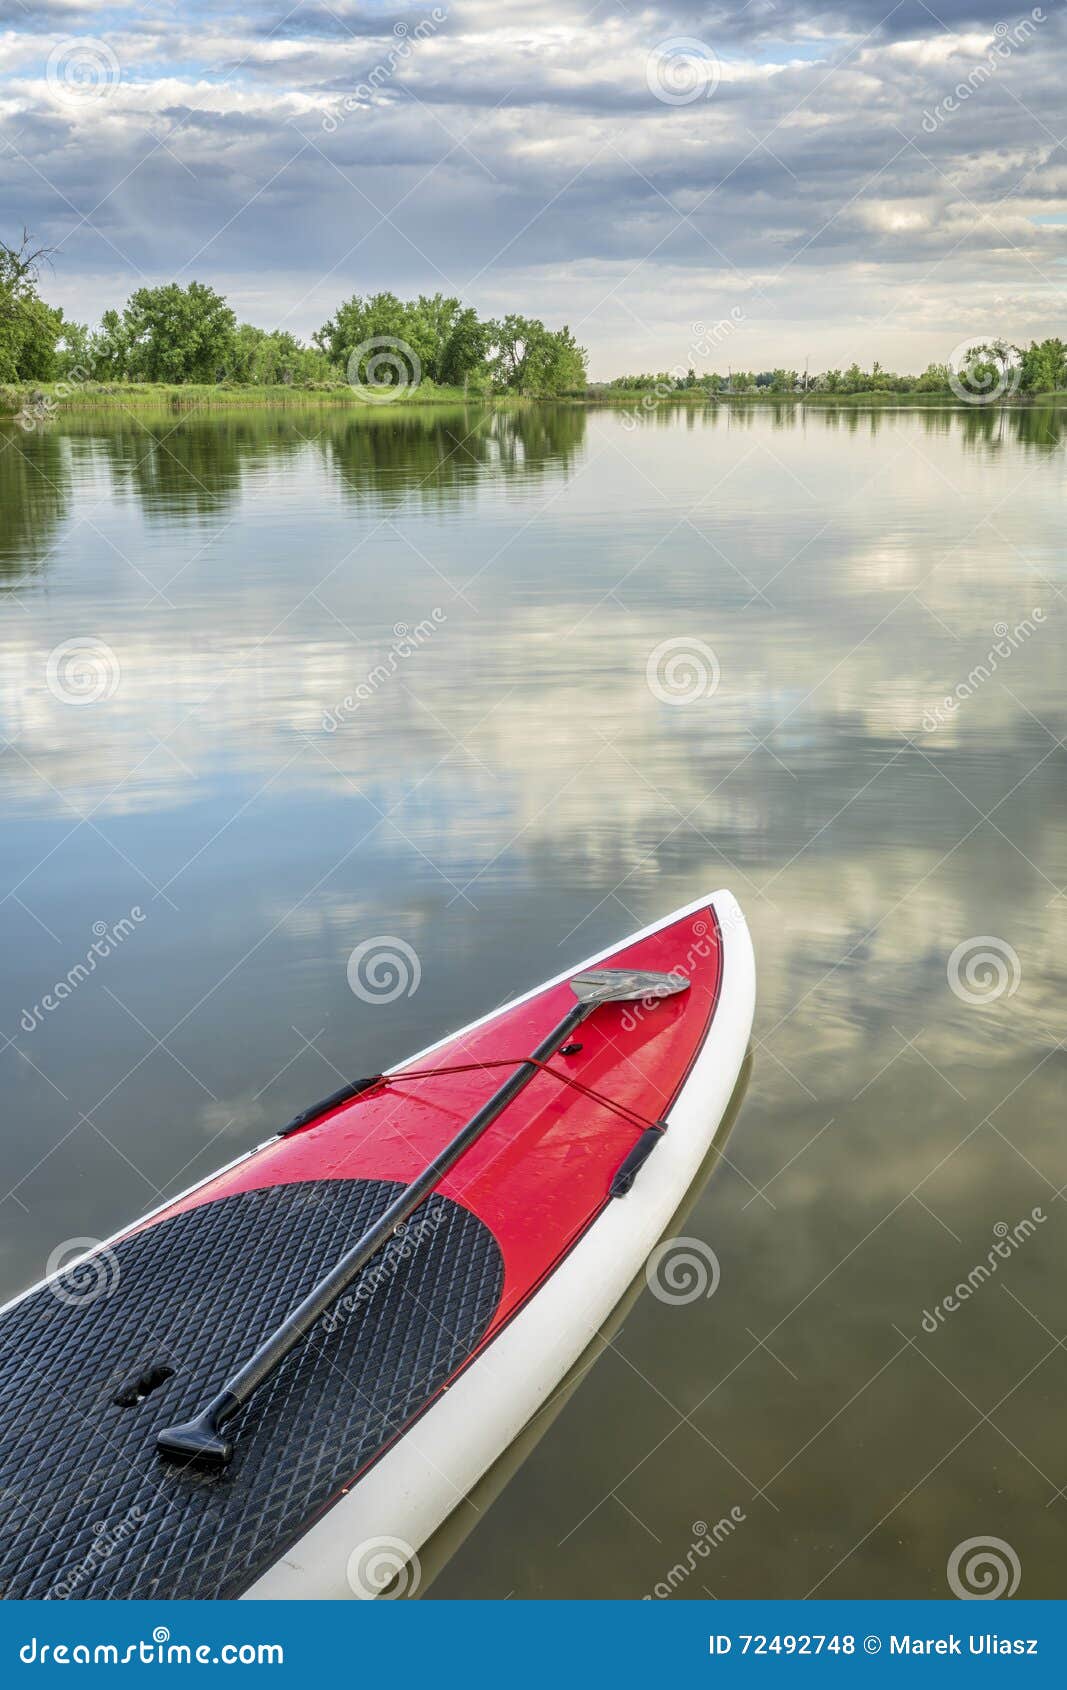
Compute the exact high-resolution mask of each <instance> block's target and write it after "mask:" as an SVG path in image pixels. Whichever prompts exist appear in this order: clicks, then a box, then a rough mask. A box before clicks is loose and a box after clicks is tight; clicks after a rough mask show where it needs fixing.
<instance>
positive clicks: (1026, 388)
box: [1019, 340, 1067, 393]
mask: <svg viewBox="0 0 1067 1690" xmlns="http://www.w3.org/2000/svg"><path fill="white" fill-rule="evenodd" d="M1019 385H1020V386H1021V388H1022V390H1023V392H1024V393H1055V392H1057V391H1059V390H1062V389H1063V388H1067V346H1065V345H1064V343H1063V341H1062V340H1042V341H1031V342H1030V345H1029V346H1028V347H1027V349H1026V351H1025V352H1024V353H1023V354H1022V370H1021V375H1020V383H1019Z"/></svg>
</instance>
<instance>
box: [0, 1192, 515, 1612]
mask: <svg viewBox="0 0 1067 1690" xmlns="http://www.w3.org/2000/svg"><path fill="white" fill-rule="evenodd" d="M400 1189H401V1187H400V1186H398V1185H395V1184H393V1183H392V1182H390V1181H384V1180H341V1179H330V1180H315V1181H309V1182H307V1183H302V1184H294V1185H283V1186H272V1187H270V1188H268V1189H265V1190H257V1191H247V1192H242V1193H240V1194H239V1195H237V1196H233V1197H224V1198H221V1199H219V1200H217V1201H215V1202H210V1203H205V1204H203V1205H201V1206H200V1207H198V1208H194V1209H191V1210H187V1211H186V1212H184V1213H182V1214H179V1215H176V1216H174V1217H173V1218H172V1219H170V1220H165V1221H160V1222H158V1223H156V1224H154V1225H152V1226H150V1227H148V1228H146V1229H145V1230H144V1231H142V1232H137V1233H134V1234H133V1235H132V1236H131V1237H128V1238H125V1239H122V1240H121V1241H120V1242H119V1243H118V1244H116V1245H115V1246H114V1247H113V1250H112V1251H111V1253H110V1259H109V1257H108V1255H107V1254H106V1253H105V1254H104V1255H103V1256H98V1257H97V1258H95V1259H91V1260H90V1261H89V1262H84V1263H82V1264H81V1266H80V1267H78V1266H75V1267H74V1268H72V1269H70V1270H68V1271H67V1272H66V1273H65V1274H64V1275H63V1276H62V1277H61V1278H60V1279H59V1280H58V1281H53V1282H52V1283H51V1284H49V1285H48V1286H45V1287H43V1288H42V1289H40V1290H38V1291H35V1292H34V1293H33V1294H32V1295H31V1296H29V1297H27V1298H26V1299H25V1300H24V1301H23V1302H21V1303H19V1304H18V1305H16V1307H15V1308H13V1309H11V1310H10V1311H9V1312H8V1313H7V1314H6V1315H4V1316H3V1318H2V1319H0V1594H2V1595H3V1596H5V1597H8V1598H12V1597H22V1598H27V1597H49V1596H50V1597H52V1598H53V1599H55V1598H57V1597H58V1598H63V1597H77V1598H86V1597H94V1598H100V1597H124V1598H152V1597H159V1598H163V1597H178V1598H183V1599H192V1598H198V1597H200V1598H203V1597H233V1596H239V1595H240V1594H241V1593H242V1592H243V1591H244V1590H246V1589H247V1588H248V1587H249V1585H250V1584H251V1583H252V1582H253V1581H254V1580H255V1578H256V1577H258V1575H259V1574H260V1573H261V1572H263V1571H264V1570H265V1569H266V1568H267V1567H269V1566H271V1565H272V1564H273V1563H274V1562H275V1561H276V1560H277V1559H278V1558H279V1556H280V1555H281V1554H282V1553H283V1552H284V1551H285V1550H286V1549H287V1548H288V1547H289V1546H290V1545H291V1544H292V1543H293V1542H294V1541H295V1539H296V1538H297V1537H299V1536H300V1535H301V1532H302V1531H303V1530H304V1529H306V1527H307V1526H308V1525H309V1524H310V1523H311V1522H312V1521H313V1520H314V1519H315V1518H317V1517H318V1515H319V1514H320V1513H321V1512H322V1511H323V1510H324V1509H325V1508H326V1507H327V1505H328V1504H329V1503H330V1502H331V1501H332V1500H333V1499H334V1498H335V1497H336V1496H337V1494H338V1492H339V1491H340V1490H341V1488H342V1486H344V1485H346V1484H348V1483H349V1482H350V1481H351V1479H352V1478H353V1476H354V1475H355V1474H356V1473H357V1472H359V1471H360V1470H361V1469H362V1468H363V1466H364V1465H365V1464H366V1463H367V1462H368V1461H369V1460H370V1459H371V1458H372V1457H373V1456H374V1455H376V1454H377V1453H378V1452H379V1451H380V1450H381V1449H382V1447H383V1446H384V1445H385V1444H386V1443H387V1442H388V1441H389V1440H390V1439H391V1438H392V1437H393V1436H394V1435H395V1434H396V1433H397V1432H398V1431H399V1430H400V1429H401V1428H402V1427H403V1426H405V1425H406V1424H407V1423H408V1421H409V1420H410V1419H411V1418H412V1417H413V1416H414V1415H416V1414H417V1413H418V1412H419V1411H420V1409H422V1408H423V1407H424V1406H425V1404H426V1403H427V1402H428V1401H429V1400H430V1398H431V1397H432V1396H433V1395H434V1394H435V1393H436V1391H437V1390H438V1389H439V1388H440V1387H441V1386H442V1385H443V1384H444V1383H445V1382H446V1381H447V1380H448V1378H449V1377H450V1375H451V1374H452V1373H453V1372H454V1371H455V1370H456V1368H457V1367H459V1366H460V1365H461V1363H462V1362H463V1361H464V1360H465V1359H466V1358H467V1357H468V1356H469V1355H470V1354H471V1352H472V1351H473V1350H474V1349H475V1348H476V1346H477V1344H478V1342H479V1340H480V1339H481V1337H482V1335H483V1333H484V1332H485V1330H486V1328H487V1326H488V1324H489V1322H490V1320H491V1318H492V1316H493V1312H494V1310H495V1309H496V1307H497V1304H498V1302H499V1300H500V1292H501V1287H502V1284H503V1277H504V1268H503V1260H502V1257H501V1254H500V1250H499V1247H498V1245H497V1242H496V1239H495V1238H494V1237H493V1234H492V1233H491V1232H490V1231H489V1229H488V1227H486V1226H485V1225H484V1223H483V1222H482V1221H480V1220H479V1219H478V1217H477V1216H476V1215H473V1214H471V1212H470V1211H469V1210H467V1209H464V1208H462V1207H461V1206H460V1205H459V1204H457V1203H453V1202H451V1201H449V1200H448V1199H446V1198H442V1197H433V1198H431V1199H430V1201H429V1203H428V1204H427V1205H426V1207H424V1208H423V1209H422V1210H421V1211H419V1213H418V1214H416V1216H415V1217H414V1218H413V1219H412V1220H411V1221H409V1223H408V1228H407V1231H406V1233H405V1235H404V1237H403V1240H393V1241H390V1243H389V1244H388V1245H387V1246H386V1247H385V1249H384V1250H383V1251H382V1252H381V1253H380V1254H379V1255H378V1257H377V1258H376V1259H375V1260H374V1261H372V1262H371V1263H369V1264H368V1266H367V1267H366V1268H365V1269H364V1270H363V1275H362V1277H361V1279H360V1280H359V1281H357V1284H356V1286H353V1287H351V1288H350V1289H349V1291H348V1292H346V1293H345V1294H344V1296H343V1297H342V1298H341V1299H340V1300H339V1302H338V1304H336V1305H335V1310H334V1313H335V1315H337V1316H338V1318H336V1319H335V1320H334V1322H333V1329H332V1331H330V1330H325V1329H324V1325H323V1323H321V1322H320V1324H319V1326H318V1327H316V1328H315V1329H314V1330H313V1331H312V1333H311V1334H310V1335H309V1337H308V1338H307V1339H306V1341H305V1342H304V1344H303V1345H302V1346H301V1347H300V1348H299V1349H297V1350H296V1351H295V1352H294V1353H293V1354H292V1355H291V1356H290V1357H289V1358H288V1359H287V1360H286V1361H285V1362H284V1363H283V1365H282V1366H281V1368H279V1370H278V1372H277V1373H276V1374H275V1375H274V1377H273V1379H271V1380H270V1381H268V1382H267V1383H266V1384H265V1385H264V1386H263V1387H262V1388H261V1390H260V1392H259V1393H258V1395H257V1396H256V1397H255V1398H254V1399H253V1401H252V1403H251V1404H250V1405H249V1407H248V1408H246V1409H245V1410H244V1412H243V1413H242V1414H241V1415H239V1416H238V1418H237V1420H236V1421H234V1422H233V1429H234V1430H235V1431H236V1454H235V1455H234V1458H233V1461H232V1463H231V1465H230V1466H229V1468H227V1469H226V1471H225V1472H224V1473H223V1474H221V1475H211V1474H206V1473H197V1472H195V1471H194V1470H192V1469H182V1468H181V1467H178V1466H175V1465H173V1464H171V1463H169V1462H165V1461H163V1460H161V1459H160V1458H159V1456H158V1455H157V1453H156V1448H155V1435H156V1433H157V1432H158V1431H159V1430H161V1429H162V1428H163V1427H164V1426H169V1425H173V1424H175V1422H177V1421H182V1420H186V1419H188V1418H189V1417H190V1416H191V1415H192V1414H193V1413H194V1412H195V1411H196V1410H197V1409H198V1408H200V1407H202V1406H203V1403H204V1402H205V1401H206V1400H207V1398H208V1397H209V1396H211V1395H213V1394H214V1393H215V1392H216V1391H217V1390H218V1389H219V1388H220V1387H221V1386H222V1384H223V1382H224V1381H225V1379H226V1378H227V1377H228V1376H229V1374H230V1373H232V1372H233V1371H234V1370H235V1368H236V1367H237V1366H239V1365H240V1363H241V1362H243V1361H245V1360H246V1359H247V1357H248V1356H249V1355H250V1354H251V1352H252V1350H253V1349H255V1347H256V1346H257V1345H258V1344H259V1343H261V1342H262V1341H263V1339H265V1338H266V1337H267V1336H268V1335H269V1334H270V1333H271V1332H272V1331H273V1330H274V1328H275V1327H276V1326H277V1325H278V1324H279V1322H280V1321H281V1320H283V1319H284V1318H285V1316H286V1315H287V1314H288V1313H289V1312H290V1310H291V1309H292V1308H293V1307H294V1306H295V1305H296V1303H298V1302H299V1301H300V1299H301V1298H302V1297H303V1296H304V1295H305V1294H306V1293H307V1292H308V1291H309V1290H310V1288H311V1286H312V1285H313V1284H314V1283H315V1281H316V1280H317V1279H318V1278H319V1277H321V1275H322V1274H323V1273H324V1272H325V1271H326V1269H328V1268H329V1267H331V1266H332V1265H333V1263H334V1262H335V1261H336V1260H337V1258H338V1257H339V1256H340V1255H342V1254H343V1252H344V1250H345V1249H346V1248H348V1247H349V1245H351V1244H352V1243H353V1242H354V1240H355V1239H356V1238H357V1237H358V1236H359V1234H360V1233H361V1232H362V1231H363V1230H364V1229H365V1228H366V1227H367V1226H369V1225H370V1224H371V1223H372V1222H373V1221H374V1220H376V1219H377V1217H378V1216H379V1215H380V1214H382V1213H383V1211H384V1210H385V1209H386V1208H387V1207H388V1205H389V1203H390V1202H391V1201H392V1199H393V1198H394V1197H395V1196H396V1195H397V1194H398V1192H399V1191H400ZM94 1287H97V1288H100V1287H102V1288H100V1289H99V1294H98V1295H97V1296H95V1298H92V1297H91V1296H90V1295H89V1292H90V1291H91V1290H92V1288H94ZM355 1292H358V1295H355V1296H354V1295H353V1294H354V1293H355ZM57 1293H58V1294H57ZM81 1297H84V1301H83V1302H82V1303H81V1304H79V1302H78V1299H79V1298H81ZM65 1299H66V1300H65ZM326 1320H327V1323H329V1322H330V1316H327V1317H326ZM158 1362H162V1363H164V1364H165V1365H166V1366H168V1367H171V1368H173V1369H174V1373H173V1376H172V1377H170V1378H168V1379H166V1380H165V1382H164V1383H163V1384H161V1385H159V1386H157V1387H156V1388H154V1389H153V1390H152V1391H151V1393H150V1394H149V1395H148V1396H146V1397H145V1398H144V1399H143V1400H142V1401H140V1402H139V1403H137V1404H136V1405H135V1406H132V1407H118V1406H116V1405H115V1403H114V1401H113V1398H114V1397H115V1395H116V1393H117V1392H118V1391H119V1390H120V1389H121V1388H122V1387H123V1385H124V1384H126V1383H127V1382H128V1381H129V1380H130V1379H131V1378H135V1377H137V1376H138V1375H140V1374H142V1373H143V1372H144V1370H145V1369H146V1368H149V1367H151V1365H152V1364H154V1363H158ZM355 1547H356V1545H355V1544H353V1545H352V1548H353V1549H354V1548H355Z"/></svg>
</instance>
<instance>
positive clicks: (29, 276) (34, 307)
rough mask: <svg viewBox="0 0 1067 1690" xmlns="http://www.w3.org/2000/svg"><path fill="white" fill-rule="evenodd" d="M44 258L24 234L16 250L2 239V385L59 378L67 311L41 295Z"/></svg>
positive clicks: (41, 251)
mask: <svg viewBox="0 0 1067 1690" xmlns="http://www.w3.org/2000/svg"><path fill="white" fill-rule="evenodd" d="M45 256H46V252H45V249H44V248H43V247H34V246H33V244H32V242H31V240H30V237H29V235H28V233H27V232H26V230H23V232H22V240H21V242H20V243H19V245H18V246H17V247H14V246H8V245H7V244H6V243H5V242H3V241H0V381H49V380H51V378H52V377H53V376H54V375H55V372H56V345H57V343H58V341H59V338H60V336H61V334H62V332H63V313H62V311H57V310H54V309H53V308H52V306H50V305H46V304H45V302H44V300H43V299H42V298H41V296H40V294H39V293H38V291H37V280H38V275H39V270H40V262H41V259H42V258H44V257H45Z"/></svg>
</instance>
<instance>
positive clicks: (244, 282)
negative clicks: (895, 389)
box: [0, 0, 1067, 376]
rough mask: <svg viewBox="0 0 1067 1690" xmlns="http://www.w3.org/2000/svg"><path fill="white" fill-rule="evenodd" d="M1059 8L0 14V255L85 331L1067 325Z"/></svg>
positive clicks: (693, 352)
mask: <svg viewBox="0 0 1067 1690" xmlns="http://www.w3.org/2000/svg"><path fill="white" fill-rule="evenodd" d="M1063 11H1064V0H1045V4H1044V5H1043V6H1041V7H1037V8H1033V9H1031V8H1027V7H1022V8H1020V9H1019V10H1015V9H1014V8H1013V7H1012V6H1011V5H1008V6H1005V4H1004V0H934V3H932V4H927V3H926V0H898V3H897V4H896V5H890V4H889V3H888V0H820V3H818V4H816V0H748V4H746V5H741V4H731V5H729V6H725V5H715V4H710V5H709V4H702V3H700V0H692V3H689V0H675V3H672V4H663V5H648V6H641V5H638V4H636V3H623V0H603V3H601V4H590V3H583V0H440V3H439V4H437V5H436V6H435V5H433V4H425V5H420V4H416V5H415V6H414V7H408V8H404V7H403V6H401V5H399V4H395V5H387V6H383V5H380V4H377V3H375V0H330V3H329V4H326V3H323V0H307V3H304V4H295V5H289V4H288V3H287V0H281V3H280V4H278V5H276V6H275V5H273V4H270V3H269V0H267V3H263V0H261V3H259V4H247V5H246V6H244V7H235V6H231V5H229V4H227V3H226V0H217V3H215V4H207V5H206V4H203V3H202V0H143V3H142V4H140V5H130V6H114V5H110V4H107V3H106V0H0V172H2V174H0V182H2V190H0V235H2V236H3V238H5V239H8V240H10V239H11V238H12V237H13V236H15V235H17V234H18V233H19V232H20V231H21V228H22V226H23V225H26V226H28V227H29V228H30V229H31V230H32V231H33V232H34V234H35V235H36V236H38V237H39V238H40V239H41V240H43V241H44V242H46V243H47V244H49V245H51V246H53V247H55V248H56V249H57V250H56V252H55V255H54V259H53V269H52V271H51V272H50V273H48V274H47V276H46V287H45V291H46V293H47V295H48V296H49V297H50V298H51V299H52V300H54V301H55V302H56V303H59V304H62V305H63V306H64V307H65V309H67V311H68V312H69V313H71V314H72V315H74V316H77V317H79V318H81V319H88V320H94V319H96V318H97V317H98V316H99V314H100V312H101V311H102V310H103V309H104V308H105V307H106V306H107V305H108V304H115V303H121V302H122V300H123V299H124V298H125V297H126V295H127V294H128V293H129V292H130V291H131V289H132V288H133V287H135V286H138V285H141V284H142V283H143V282H145V281H159V280H165V279H171V278H172V277H178V278H179V279H181V280H183V281H189V280H192V279H194V278H196V279H199V280H203V281H210V282H212V283H213V284H214V285H215V286H217V287H219V288H221V289H222V290H223V291H225V292H226V293H228V294H229V295H230V297H231V299H232V302H233V303H234V305H235V307H236V308H237V310H238V312H239V314H240V315H241V316H242V317H247V318H250V319H251V320H253V321H256V322H259V323H261V324H263V325H264V326H268V327H269V326H274V325H276V324H284V325H285V326H287V327H289V328H291V329H293V330H294V331H295V332H297V333H300V334H304V335H307V334H310V332H311V331H312V330H314V329H315V328H316V327H318V326H319V324H320V323H321V322H322V321H323V320H324V318H325V317H326V316H328V315H329V314H330V312H331V310H332V309H333V307H334V305H335V304H336V302H337V301H338V299H340V298H343V297H345V296H346V295H348V294H350V293H352V292H354V291H360V292H362V291H365V290H369V289H375V288H380V287H391V288H393V289H395V290H396V291H397V292H399V293H406V292H435V291H437V290H438V289H441V290H445V291H448V292H454V293H457V294H460V295H461V296H463V297H464V298H465V299H468V300H469V301H470V302H471V303H473V304H474V305H476V306H477V307H478V308H479V309H480V310H481V311H483V312H486V313H493V314H496V313H500V312H503V311H506V310H519V311H524V312H529V313H531V314H534V315H538V316H543V317H544V318H545V319H546V320H548V321H550V322H553V323H555V322H559V321H563V320H567V321H569V322H570V324H571V326H572V327H573V328H574V329H575V331H576V333H577V334H578V337H579V339H580V340H581V341H582V342H583V343H584V344H585V345H586V346H588V348H589V350H590V354H591V368H592V372H593V374H594V375H596V376H609V375H612V374H616V373H619V372H620V371H622V370H626V369H629V370H633V369H665V368H669V367H672V366H674V365H679V364H680V365H682V366H683V367H684V366H686V365H688V364H694V365H696V367H697V368H698V369H705V370H706V369H720V370H721V369H725V367H726V366H727V364H732V365H733V366H734V367H735V368H737V367H739V366H740V367H745V368H753V367H754V368H757V369H761V368H768V367H772V366H774V365H778V364H786V365H803V363H804V361H805V359H806V358H810V360H811V364H812V367H813V368H821V367H824V366H826V365H834V364H842V363H846V362H849V361H851V359H852V358H853V357H857V358H859V360H860V361H861V362H864V363H869V362H870V361H871V359H872V358H879V359H881V361H882V362H883V363H885V364H889V365H893V366H896V367H900V368H920V367H922V366H923V365H924V364H925V363H927V362H928V361H929V360H931V359H933V358H945V357H947V356H948V354H949V353H950V352H951V350H952V349H953V348H954V347H955V346H957V345H958V344H959V343H960V342H961V341H963V340H965V339H969V338H970V337H972V336H975V335H983V336H985V335H990V336H991V335H993V334H997V333H1003V334H1005V335H1007V336H1008V337H1009V338H1012V339H1015V340H1023V339H1026V338H1029V337H1031V336H1038V337H1040V336H1043V335H1045V334H1050V333H1057V332H1063V331H1064V328H1065V326H1067V325H1065V316H1067V313H1065V311H1064V292H1063V290H1064V282H1065V278H1067V271H1065V268H1064V265H1065V259H1067V157H1065V154H1064V150H1063V143H1062V140H1061V136H1063V134H1064V130H1065V122H1067V119H1065V116H1064V106H1063V79H1064V69H1065V64H1067V51H1065V47H1067V29H1065V26H1064V17H1063Z"/></svg>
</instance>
